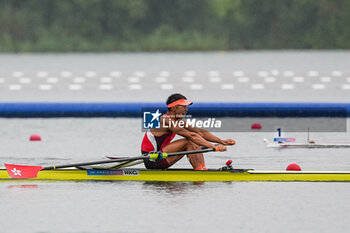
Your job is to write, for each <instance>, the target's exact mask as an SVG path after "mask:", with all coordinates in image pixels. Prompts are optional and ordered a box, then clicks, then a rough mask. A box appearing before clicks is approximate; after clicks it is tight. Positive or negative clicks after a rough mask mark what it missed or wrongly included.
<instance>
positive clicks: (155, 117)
mask: <svg viewBox="0 0 350 233" xmlns="http://www.w3.org/2000/svg"><path fill="white" fill-rule="evenodd" d="M151 115H152V116H153V118H152V120H151V122H152V121H154V120H155V119H158V117H160V116H161V115H162V114H161V113H160V112H159V109H157V111H156V112H155V113H151Z"/></svg>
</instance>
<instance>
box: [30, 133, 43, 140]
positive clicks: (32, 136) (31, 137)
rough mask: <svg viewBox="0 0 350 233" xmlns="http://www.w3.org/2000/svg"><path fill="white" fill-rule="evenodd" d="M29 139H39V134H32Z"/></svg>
mask: <svg viewBox="0 0 350 233" xmlns="http://www.w3.org/2000/svg"><path fill="white" fill-rule="evenodd" d="M29 141H41V137H40V135H39V134H32V135H31V136H30V138H29Z"/></svg>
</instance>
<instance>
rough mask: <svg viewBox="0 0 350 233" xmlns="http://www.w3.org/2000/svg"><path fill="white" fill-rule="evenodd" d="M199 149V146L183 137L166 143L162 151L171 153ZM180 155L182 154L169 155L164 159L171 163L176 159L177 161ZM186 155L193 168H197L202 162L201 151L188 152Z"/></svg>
mask: <svg viewBox="0 0 350 233" xmlns="http://www.w3.org/2000/svg"><path fill="white" fill-rule="evenodd" d="M199 149H200V146H198V145H197V144H195V143H193V142H191V141H190V140H187V139H185V138H184V139H179V140H176V141H174V142H172V143H170V144H168V145H166V146H165V147H164V148H163V152H166V153H172V152H179V151H185V150H199ZM182 157H183V155H180V156H171V157H168V158H166V160H167V162H168V163H169V165H173V164H175V163H176V162H177V161H179V160H180V159H181V158H182ZM187 157H188V159H189V161H190V163H191V165H192V167H193V168H197V167H199V166H201V165H202V164H203V163H204V157H203V154H202V153H198V154H190V155H187Z"/></svg>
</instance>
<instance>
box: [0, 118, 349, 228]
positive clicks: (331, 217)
mask: <svg viewBox="0 0 350 233" xmlns="http://www.w3.org/2000/svg"><path fill="white" fill-rule="evenodd" d="M140 121H141V119H133V118H98V119H97V118H90V119H86V118H84V119H82V118H64V119H0V125H1V130H0V132H1V137H0V144H1V145H2V146H1V147H0V161H1V163H2V164H3V162H7V163H22V164H34V165H36V164H41V165H54V164H64V163H70V162H76V161H90V160H98V159H103V158H104V156H106V155H121V156H130V155H138V154H139V148H140V142H141V139H142V136H143V134H142V133H141V130H140ZM33 133H39V134H40V135H41V136H42V138H43V140H42V141H41V142H29V140H28V139H29V136H30V135H31V134H33ZM286 134H287V136H290V137H296V138H297V141H299V142H303V141H305V140H306V139H307V135H306V133H286ZM217 135H218V136H220V137H223V138H229V137H230V138H234V139H235V140H236V141H237V145H236V146H233V147H230V148H229V151H227V152H223V153H208V154H206V161H207V165H208V167H209V168H219V167H221V166H223V165H224V163H225V162H226V161H227V160H228V159H232V160H233V161H234V166H235V167H237V168H254V169H266V170H269V169H282V170H284V169H285V167H286V166H287V165H288V164H289V163H292V162H297V163H299V164H300V165H301V167H302V169H303V170H349V167H350V160H349V151H350V149H286V150H276V149H271V148H265V145H264V144H263V138H268V139H272V138H273V133H272V132H271V133H268V132H264V133H257V132H250V133H249V132H247V133H217ZM310 137H311V138H312V139H314V140H316V141H318V142H322V141H327V142H339V141H343V142H345V141H347V142H348V141H350V137H349V134H348V133H311V135H310ZM252 145H253V146H252ZM175 167H190V165H189V163H188V161H187V160H186V159H183V160H182V161H180V162H179V163H178V164H176V166H175ZM349 193H350V186H349V184H348V183H307V182H291V183H282V182H275V183H269V182H213V183H210V182H207V183H189V182H168V183H167V182H28V181H15V182H7V181H6V182H0V206H1V208H2V211H1V214H0V215H1V216H0V232H4V233H5V232H79V233H80V232H130V233H134V232H145V233H147V232H218V231H230V232H252V231H257V232H269V233H270V232H276V233H277V232H288V233H294V232H333V231H335V232H348V231H349V230H350V227H349V225H348V218H349V206H350V201H349V198H348V196H349Z"/></svg>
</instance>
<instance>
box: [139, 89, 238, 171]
mask: <svg viewBox="0 0 350 233" xmlns="http://www.w3.org/2000/svg"><path fill="white" fill-rule="evenodd" d="M166 104H167V105H168V112H167V113H166V114H163V115H162V116H161V118H160V120H161V123H163V125H162V124H161V127H160V128H159V129H150V130H147V132H146V133H145V136H144V138H143V140H142V145H141V151H142V153H143V154H145V153H149V152H157V151H160V152H165V153H172V152H179V151H190V150H198V149H200V147H201V146H203V147H207V148H214V149H215V150H216V151H226V150H227V148H226V146H225V145H234V144H235V141H234V140H233V139H227V140H222V139H220V138H218V137H216V136H214V135H213V134H211V133H210V132H208V131H207V130H204V129H201V128H196V127H192V126H189V125H186V124H185V122H186V121H185V120H184V119H183V118H184V116H185V115H186V113H187V111H188V109H187V106H188V105H191V104H192V102H189V101H187V99H186V97H185V96H183V95H181V94H178V93H177V94H173V95H171V96H169V97H168V99H167V101H166ZM164 125H165V126H166V127H164ZM175 135H180V136H182V137H184V138H183V139H178V140H175V141H173V142H172V140H173V138H174V137H175ZM211 142H214V143H219V144H218V145H214V144H212V143H211ZM182 157H183V155H181V156H172V157H168V158H164V159H158V160H155V161H154V160H149V159H144V164H145V167H146V168H147V169H167V168H169V167H170V166H172V165H173V164H175V163H176V162H177V161H179V160H180V159H181V158H182ZM187 157H188V159H189V161H190V163H191V165H192V167H193V168H194V170H207V168H206V165H205V162H204V157H203V154H202V153H201V154H188V155H187Z"/></svg>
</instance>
